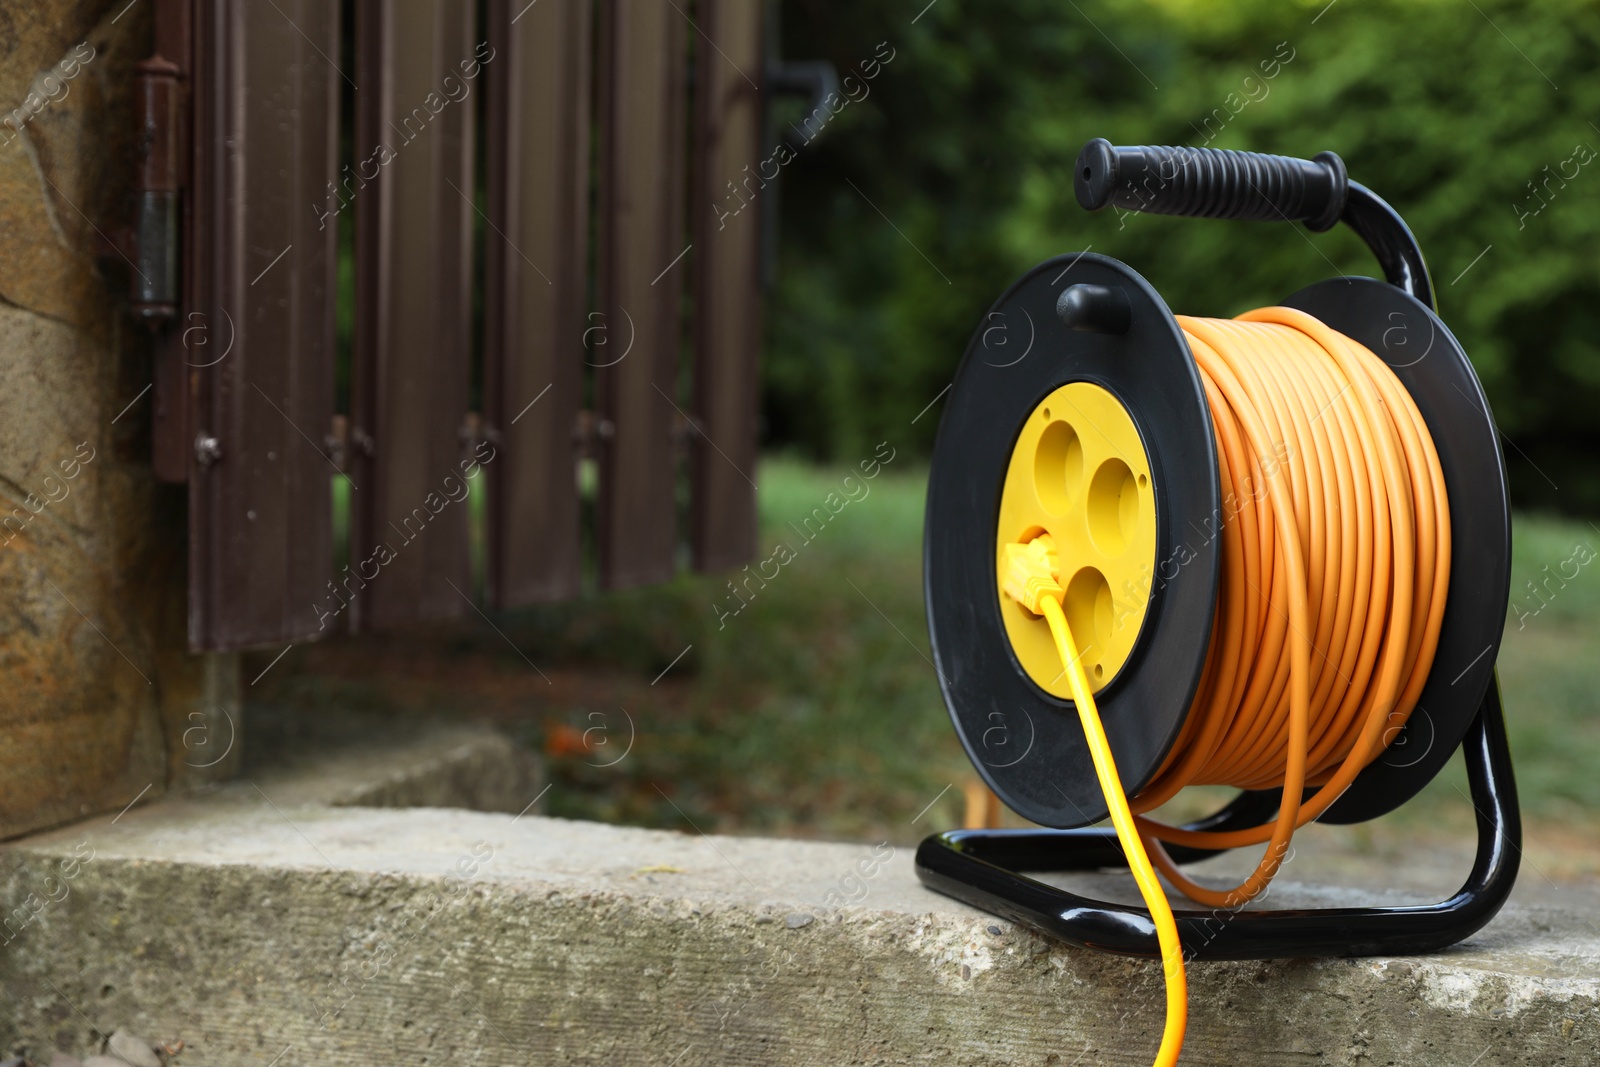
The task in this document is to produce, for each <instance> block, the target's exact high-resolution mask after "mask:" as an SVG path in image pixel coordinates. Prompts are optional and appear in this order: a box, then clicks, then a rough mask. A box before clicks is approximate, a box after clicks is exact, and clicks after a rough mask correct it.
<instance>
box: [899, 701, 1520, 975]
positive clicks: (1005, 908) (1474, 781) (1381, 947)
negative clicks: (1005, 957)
mask: <svg viewBox="0 0 1600 1067" xmlns="http://www.w3.org/2000/svg"><path fill="white" fill-rule="evenodd" d="M1462 745H1463V747H1464V749H1465V753H1466V758H1467V760H1466V762H1467V780H1468V783H1469V786H1470V790H1471V797H1472V804H1473V807H1474V808H1475V809H1476V810H1477V824H1478V852H1477V856H1476V858H1475V860H1474V862H1473V865H1472V873H1471V874H1470V875H1468V876H1467V880H1466V882H1465V883H1463V885H1462V886H1461V888H1460V890H1458V891H1457V892H1456V893H1455V895H1454V896H1451V897H1450V898H1449V899H1448V900H1444V901H1441V902H1440V903H1438V904H1425V905H1417V906H1410V907H1387V908H1319V909H1311V910H1297V911H1249V910H1237V911H1236V910H1230V909H1217V910H1214V911H1179V912H1176V913H1175V918H1176V919H1177V923H1178V936H1179V938H1180V939H1181V940H1182V942H1183V949H1184V954H1185V956H1186V957H1188V958H1190V959H1208V960H1263V959H1278V958H1282V957H1287V956H1370V955H1386V954H1396V955H1401V954H1409V953H1419V952H1434V951H1437V950H1439V949H1441V948H1444V947H1446V946H1447V945H1453V944H1455V943H1456V942H1457V941H1460V940H1462V939H1463V938H1466V937H1470V936H1471V935H1472V934H1474V933H1476V932H1477V931H1478V930H1480V929H1482V927H1483V925H1484V924H1485V923H1487V922H1488V921H1489V920H1490V919H1492V918H1493V917H1494V915H1495V913H1496V912H1498V911H1499V910H1500V906H1501V905H1502V904H1504V903H1505V902H1506V897H1507V896H1509V895H1510V893H1511V886H1512V884H1513V883H1514V882H1515V881H1516V878H1517V867H1518V864H1519V862H1520V860H1521V857H1522V821H1521V816H1520V814H1519V812H1518V808H1517V791H1516V785H1515V782H1514V780H1513V778H1512V773H1511V752H1510V749H1509V747H1508V746H1507V744H1506V730H1505V719H1504V717H1503V716H1502V714H1501V710H1500V688H1499V685H1498V684H1492V685H1490V687H1489V690H1488V692H1487V693H1485V694H1484V698H1483V704H1482V706H1481V707H1480V708H1479V709H1478V717H1477V718H1476V719H1474V720H1473V723H1472V728H1471V730H1470V731H1469V732H1468V734H1467V737H1466V740H1465V741H1463V742H1462ZM1276 807H1277V802H1276V795H1275V794H1269V793H1244V794H1241V795H1240V797H1239V798H1238V799H1237V800H1235V801H1234V803H1232V804H1230V805H1229V806H1228V807H1226V808H1224V809H1223V810H1222V811H1220V812H1218V813H1217V814H1216V815H1213V816H1212V817H1211V818H1209V819H1205V820H1203V821H1201V822H1198V823H1193V824H1191V825H1190V827H1188V828H1189V829H1196V830H1218V829H1236V828H1239V827H1246V826H1257V825H1260V824H1261V823H1262V822H1263V821H1264V820H1263V815H1265V817H1266V818H1270V817H1271V816H1272V814H1273V812H1274V811H1275V810H1276ZM1168 851H1169V852H1170V853H1171V855H1172V858H1173V859H1175V860H1177V861H1178V862H1180V863H1192V862H1194V861H1196V860H1200V859H1205V858H1206V857H1208V856H1212V855H1215V854H1216V853H1214V852H1211V851H1208V850H1205V849H1194V848H1169V849H1168ZM1125 865H1126V860H1125V859H1124V857H1123V853H1122V848H1121V846H1120V845H1119V844H1118V842H1117V836H1116V833H1115V831H1113V830H1111V829H1110V828H1109V827H1093V828H1090V829H1086V830H951V831H949V832H947V833H942V834H934V835H933V836H931V837H929V838H927V839H926V840H924V841H923V842H922V844H921V846H920V847H919V848H918V849H917V877H919V878H920V879H922V882H923V884H924V885H926V886H928V887H929V888H930V889H935V890H937V891H939V892H940V893H944V894H945V895H946V896H951V897H955V898H956V899H957V900H960V901H963V902H965V903H967V904H971V905H973V906H974V907H977V908H982V909H983V910H984V911H987V912H991V913H993V914H995V915H999V916H1001V917H1003V918H1006V919H1010V920H1012V921H1014V922H1019V923H1022V924H1023V925H1025V926H1029V927H1032V928H1033V929H1035V930H1038V931H1040V932H1041V933H1045V934H1048V935H1050V936H1053V937H1058V938H1060V939H1061V940H1063V941H1067V942H1069V943H1071V944H1074V945H1081V946H1083V947H1084V948H1096V949H1100V950H1101V951H1103V952H1116V953H1120V954H1123V955H1128V956H1149V957H1152V958H1159V957H1160V955H1161V950H1160V948H1159V946H1158V945H1157V942H1156V929H1155V924H1154V923H1153V922H1151V920H1150V913H1149V912H1148V911H1147V910H1145V909H1144V908H1142V907H1139V906H1136V905H1131V904H1112V903H1109V902H1106V901H1101V900H1093V899H1090V898H1088V897H1083V896H1079V895H1078V894H1076V893H1072V892H1069V891H1067V890H1065V889H1058V888H1056V887H1055V886H1051V885H1046V884H1045V883H1043V882H1040V881H1037V880H1035V879H1033V878H1028V877H1026V876H1024V875H1022V874H1019V873H1017V872H1018V871H1038V872H1045V871H1093V870H1099V869H1101V868H1106V867H1117V866H1125Z"/></svg>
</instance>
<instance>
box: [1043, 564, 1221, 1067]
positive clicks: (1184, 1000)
mask: <svg viewBox="0 0 1600 1067" xmlns="http://www.w3.org/2000/svg"><path fill="white" fill-rule="evenodd" d="M1040 606H1041V607H1043V608H1044V617H1045V618H1046V619H1047V620H1049V623H1050V635H1051V636H1052V637H1054V638H1055V640H1056V651H1057V652H1059V653H1061V664H1062V666H1064V667H1065V668H1066V669H1067V685H1068V687H1070V688H1071V689H1072V702H1073V704H1074V705H1076V706H1077V708H1078V721H1079V722H1081V723H1083V734H1084V736H1085V737H1087V738H1088V739H1089V754H1090V755H1091V756H1093V757H1094V773H1095V776H1096V777H1098V778H1099V779H1100V790H1101V792H1103V793H1104V794H1105V797H1106V804H1107V806H1108V807H1109V808H1110V809H1111V824H1112V825H1113V826H1115V827H1116V828H1117V840H1118V841H1121V842H1122V851H1123V852H1125V853H1126V854H1127V857H1128V869H1129V870H1131V871H1132V872H1133V880H1134V881H1135V882H1138V883H1139V895H1140V896H1142V897H1144V905H1145V907H1147V908H1149V909H1150V920H1151V921H1152V922H1154V923H1155V924H1156V939H1157V941H1159V942H1160V944H1161V967H1162V970H1163V971H1165V972H1166V978H1167V1025H1166V1027H1165V1028H1164V1029H1163V1030H1162V1033H1161V1048H1160V1049H1159V1050H1158V1051H1157V1052H1156V1060H1155V1067H1172V1065H1173V1064H1175V1063H1177V1062H1178V1053H1180V1052H1182V1051H1183V1032H1184V1028H1185V1027H1187V1026H1188V1023H1189V979H1188V977H1187V976H1186V975H1185V974H1184V971H1183V945H1182V944H1181V943H1180V942H1179V941H1178V924H1177V922H1176V920H1174V919H1173V917H1172V905H1171V904H1169V903H1167V894H1166V891H1165V890H1164V889H1162V888H1161V883H1160V882H1159V881H1157V880H1156V872H1155V868H1154V867H1152V866H1151V865H1150V856H1149V854H1148V853H1146V852H1145V850H1144V840H1143V838H1141V837H1140V836H1139V830H1138V828H1137V827H1136V826H1135V825H1134V823H1133V812H1131V811H1129V810H1128V796H1127V794H1126V793H1124V792H1123V791H1122V779H1121V778H1120V777H1119V776H1118V775H1117V761H1116V760H1114V759H1113V758H1112V757H1111V745H1110V743H1109V742H1108V741H1106V730H1105V727H1104V726H1102V725H1101V724H1100V709H1099V708H1097V707H1095V703H1094V694H1093V693H1091V692H1090V691H1089V676H1088V675H1087V674H1085V673H1084V672H1083V664H1082V663H1080V662H1079V661H1078V646H1077V645H1076V644H1074V643H1073V640H1072V629H1071V628H1070V627H1068V626H1067V617H1066V615H1065V614H1063V613H1062V611H1061V597H1060V595H1059V594H1047V595H1046V596H1045V597H1044V598H1043V602H1042V603H1041V605H1040Z"/></svg>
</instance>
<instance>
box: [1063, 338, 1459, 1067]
mask: <svg viewBox="0 0 1600 1067" xmlns="http://www.w3.org/2000/svg"><path fill="white" fill-rule="evenodd" d="M1178 322H1179V324H1180V326H1181V327H1182V328H1183V331H1184V335H1185V337H1186V339H1187V340H1188V342H1189V347H1190V349H1191V351H1192V352H1193V354H1194V357H1195V361H1196V363H1197V365H1198V367H1199V369H1200V376H1201V380H1202V382H1203V384H1204V386H1205V390H1206V396H1207V399H1208V401H1209V403H1210V407H1211V416H1212V423H1213V426H1214V429H1215V433H1216V443H1217V453H1218V457H1219V464H1218V466H1219V473H1220V475H1221V486H1222V499H1223V513H1222V514H1221V515H1219V516H1217V523H1216V533H1217V534H1218V535H1220V537H1221V539H1222V545H1221V551H1222V568H1221V571H1222V576H1221V590H1220V594H1219V597H1218V602H1217V606H1216V618H1215V624H1214V626H1213V630H1212V638H1211V647H1210V649H1209V651H1208V654H1207V659H1206V666H1205V672H1204V675H1203V676H1202V679H1201V684H1200V688H1199V691H1198V693H1197V694H1196V696H1195V701H1194V704H1193V705H1192V706H1191V708H1190V712H1189V715H1188V716H1187V718H1186V719H1185V722H1184V726H1183V728H1182V730H1181V731H1180V733H1179V736H1178V739H1177V742H1176V743H1175V744H1174V745H1173V748H1172V751H1171V753H1169V755H1168V757H1167V760H1166V762H1165V763H1164V764H1163V766H1162V767H1161V768H1160V769H1159V770H1158V772H1157V774H1156V776H1155V778H1154V779H1153V780H1152V781H1151V782H1150V783H1149V784H1148V785H1147V786H1146V787H1145V788H1144V789H1143V790H1142V791H1141V792H1140V793H1139V795H1138V796H1137V797H1134V798H1131V799H1130V798H1127V797H1126V796H1125V795H1124V794H1123V792H1122V786H1121V783H1120V781H1119V780H1118V778H1117V775H1116V768H1115V762H1114V760H1113V759H1112V756H1111V751H1110V747H1109V745H1108V744H1107V743H1106V740H1105V734H1104V731H1103V730H1101V729H1100V720H1099V711H1098V709H1097V707H1096V706H1095V702H1094V699H1093V696H1092V694H1091V693H1090V691H1089V685H1088V680H1087V678H1086V677H1085V676H1084V674H1083V668H1082V666H1081V665H1080V664H1079V663H1078V662H1077V652H1076V647H1075V645H1074V644H1073V642H1072V638H1071V634H1070V632H1069V631H1068V629H1067V624H1066V619H1065V617H1064V616H1063V615H1062V612H1061V611H1060V605H1059V600H1058V597H1057V596H1055V595H1052V596H1050V597H1047V600H1049V601H1050V602H1049V603H1045V604H1043V605H1041V607H1042V608H1043V614H1044V615H1045V617H1046V618H1047V619H1048V620H1049V622H1050V626H1051V630H1052V633H1053V634H1054V636H1055V638H1056V646H1057V649H1058V651H1059V652H1060V654H1061V659H1062V663H1063V666H1064V667H1065V668H1066V670H1067V674H1068V678H1069V685H1070V686H1071V688H1072V690H1073V696H1074V700H1075V703H1076V704H1077V705H1078V710H1079V715H1080V718H1082V720H1083V724H1084V729H1085V733H1086V735H1087V737H1088V740H1089V746H1090V751H1091V754H1092V755H1093V756H1094V760H1095V767H1096V771H1097V774H1098V775H1099V778H1100V782H1101V787H1102V790H1103V791H1104V792H1105V794H1106V800H1107V806H1108V808H1109V809H1110V810H1111V812H1112V816H1113V818H1112V821H1113V824H1114V825H1115V826H1116V829H1117V834H1118V837H1119V838H1120V839H1121V841H1122V844H1123V849H1124V852H1125V853H1126V854H1127V856H1128V859H1129V864H1130V867H1131V868H1132V869H1133V870H1134V874H1135V878H1136V879H1137V880H1138V882H1139V885H1140V889H1141V892H1142V894H1143V895H1144V898H1145V901H1146V903H1147V905H1148V906H1149V908H1150V911H1151V916H1152V918H1153V919H1154V921H1155V924H1156V927H1157V932H1158V935H1159V940H1160V942H1161V947H1162V956H1163V959H1164V963H1165V970H1166V974H1167V981H1168V998H1167V1000H1168V1008H1167V1025H1166V1030H1165V1034H1164V1036H1163V1040H1162V1045H1161V1052H1160V1054H1159V1055H1158V1057H1157V1059H1156V1063H1157V1064H1158V1065H1163V1067H1164V1065H1168V1064H1172V1063H1175V1062H1176V1060H1177V1056H1178V1052H1179V1050H1180V1049H1181V1048H1182V1044H1183V1029H1184V1015H1185V1012H1186V1010H1187V1009H1186V1005H1185V1003H1184V989H1185V986H1184V976H1183V967H1182V959H1181V953H1179V952H1178V951H1177V949H1176V948H1175V946H1176V944H1177V934H1176V928H1175V925H1174V922H1173V918H1172V911H1171V906H1170V904H1168V902H1167V901H1166V899H1165V897H1164V896H1163V895H1162V894H1161V892H1160V887H1159V884H1158V883H1156V881H1155V878H1154V876H1153V874H1150V871H1149V865H1150V864H1151V863H1153V864H1154V866H1155V867H1156V868H1158V869H1159V870H1160V871H1161V873H1162V874H1164V875H1166V877H1167V879H1168V880H1169V881H1170V882H1171V883H1172V884H1173V885H1175V886H1176V887H1177V888H1178V889H1179V890H1181V891H1182V892H1183V893H1184V894H1185V895H1186V896H1189V897H1190V898H1192V899H1194V900H1196V901H1199V902H1200V903H1202V904H1207V905H1211V906H1214V907H1225V908H1236V907H1241V906H1243V905H1244V904H1245V903H1247V902H1249V901H1250V900H1251V899H1253V898H1254V897H1256V896H1258V895H1259V894H1260V893H1261V892H1262V891H1263V890H1264V889H1265V888H1266V887H1267V885H1268V883H1269V882H1270V881H1271V879H1272V877H1273V876H1274V875H1275V874H1276V873H1277V871H1278V868H1279V867H1280V866H1281V865H1282V863H1283V860H1284V858H1285V857H1286V856H1287V854H1288V849H1289V842H1290V838H1291V836H1292V835H1293V833H1294V831H1295V829H1296V828H1298V827H1300V826H1303V825H1305V824H1306V823H1307V822H1310V821H1312V820H1314V819H1315V818H1317V816H1319V815H1321V814H1322V813H1323V812H1324V811H1326V810H1327V809H1328V807H1329V805H1331V804H1332V803H1333V802H1334V801H1335V800H1337V799H1338V798H1339V796H1340V794H1342V793H1343V792H1344V790H1345V789H1346V788H1347V787H1348V786H1349V785H1350V783H1351V782H1352V781H1353V780H1354V779H1355V777H1356V775H1357V774H1359V773H1360V772H1361V770H1362V769H1363V768H1365V767H1366V766H1367V764H1369V763H1370V762H1371V761H1372V760H1373V759H1375V758H1376V757H1377V756H1378V755H1379V754H1380V753H1381V752H1382V751H1383V748H1384V746H1385V745H1386V744H1387V743H1388V742H1389V740H1391V739H1392V738H1393V737H1394V735H1395V733H1396V732H1397V731H1398V730H1399V728H1400V727H1401V726H1403V725H1404V724H1405V722H1406V721H1407V719H1408V718H1409V717H1410V715H1411V712H1412V710H1413V709H1414V708H1415V707H1416V702H1417V697H1418V695H1419V694H1420V693H1421V691H1422V686H1423V683H1424V682H1425V681H1426V680H1427V676H1428V671H1429V669H1430V668H1431V667H1432V665H1433V657H1434V653H1435V651H1436V650H1437V647H1438V643H1439V627H1440V624H1441V621H1442V619H1443V616H1444V603H1445V593H1446V590H1447V585H1448V577H1449V571H1450V523H1449V508H1448V504H1447V500H1446V497H1445V485H1444V475H1443V472H1442V470H1441V469H1440V466H1439V457H1438V454H1437V452H1436V451H1435V449H1434V446H1433V440H1432V438H1431V436H1430V435H1429V433H1428V428H1427V426H1426V425H1425V424H1424V422H1423V421H1422V416H1421V414H1420V413H1419V412H1418V411H1417V408H1416V405H1415V404H1414V403H1413V402H1412V400H1411V396H1410V394H1409V393H1407V392H1406V389H1405V387H1404V386H1403V385H1402V384H1401V383H1400V381H1399V379H1397V378H1396V377H1395V375H1394V372H1393V371H1391V370H1390V369H1389V368H1388V367H1387V366H1386V365H1384V363H1383V362H1382V361H1381V360H1380V359H1378V357H1377V356H1376V355H1374V354H1373V353H1372V352H1371V351H1370V350H1369V349H1367V348H1366V347H1364V346H1363V345H1361V344H1359V343H1358V342H1356V341H1354V340H1352V339H1351V338H1348V337H1346V336H1344V335H1343V334H1340V333H1338V332H1337V331H1335V330H1332V329H1330V328H1329V327H1327V326H1325V325H1323V324H1322V323H1321V322H1319V321H1318V320H1316V319H1314V318H1312V317H1311V316H1309V315H1307V314H1305V313H1303V312H1300V311H1296V310H1293V309H1291V308H1283V307H1270V308H1261V309H1259V310H1256V311H1251V312H1248V313H1246V314H1244V315H1241V316H1239V318H1237V319H1233V320H1219V319H1199V318H1188V317H1183V316H1180V317H1179V318H1178ZM1052 608H1053V609H1054V610H1051V609H1052ZM1200 784H1223V785H1230V786H1233V787H1236V788H1240V789H1258V790H1259V789H1271V788H1278V787H1281V788H1282V789H1283V803H1282V805H1281V806H1280V809H1279V811H1278V815H1277V818H1276V819H1275V820H1274V821H1273V822H1271V823H1267V824H1265V825H1262V826H1258V827H1254V828H1251V829H1246V830H1234V831H1228V832H1216V831H1195V830H1184V829H1182V828H1179V827H1174V826H1167V825H1164V824H1162V823H1158V822H1155V821H1153V820H1151V819H1149V818H1146V817H1143V815H1142V814H1139V813H1143V812H1149V811H1152V810H1154V809H1155V808H1157V807H1160V806H1161V805H1162V804H1164V803H1166V802H1167V801H1168V800H1170V799H1172V798H1173V797H1174V796H1176V795H1177V793H1178V792H1179V791H1180V790H1181V789H1182V788H1183V787H1184V786H1187V785H1200ZM1308 787H1313V788H1315V790H1316V791H1315V792H1314V793H1313V794H1312V795H1311V796H1309V797H1305V798H1304V799H1302V797H1304V790H1305V789H1306V788H1308ZM1130 811H1131V812H1132V813H1134V814H1133V815H1132V816H1124V813H1127V812H1130ZM1165 843H1172V844H1179V845H1187V846H1193V847H1199V848H1210V849H1230V848H1238V847H1241V846H1246V845H1253V844H1262V843H1266V844H1267V846H1268V847H1267V849H1266V851H1265V853H1264V854H1263V856H1262V858H1261V861H1260V862H1259V864H1258V865H1257V867H1256V869H1255V871H1254V872H1253V873H1251V875H1250V876H1249V877H1248V878H1246V879H1245V880H1244V881H1243V882H1241V883H1240V884H1239V885H1238V886H1235V887H1233V888H1231V889H1227V890H1217V889H1210V888H1208V887H1206V886H1202V885H1200V884H1199V883H1197V882H1195V881H1194V880H1192V879H1190V878H1187V877H1186V876H1184V875H1183V874H1182V873H1181V872H1180V871H1179V870H1178V869H1177V866H1176V865H1175V864H1174V863H1173V862H1172V859H1171V858H1170V857H1169V856H1168V855H1167V852H1166V849H1165V847H1164V844H1165ZM1147 854H1148V857H1149V859H1148V860H1147V859H1146V855H1147ZM1147 882H1148V884H1147ZM1175 957H1176V959H1175ZM1175 963H1176V967H1175V966H1174V964H1175Z"/></svg>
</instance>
